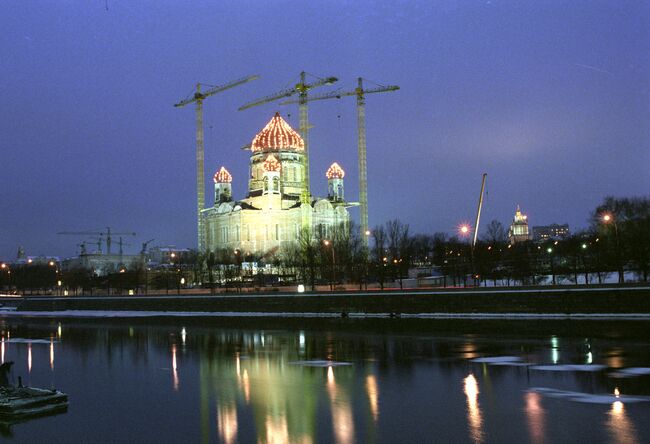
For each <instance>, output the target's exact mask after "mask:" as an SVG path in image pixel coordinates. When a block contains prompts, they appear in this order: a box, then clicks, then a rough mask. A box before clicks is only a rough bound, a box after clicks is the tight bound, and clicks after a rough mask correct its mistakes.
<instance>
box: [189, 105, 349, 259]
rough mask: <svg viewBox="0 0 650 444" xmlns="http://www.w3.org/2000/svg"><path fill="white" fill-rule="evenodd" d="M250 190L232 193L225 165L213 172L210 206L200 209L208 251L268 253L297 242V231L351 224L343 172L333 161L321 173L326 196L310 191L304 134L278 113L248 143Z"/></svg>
mask: <svg viewBox="0 0 650 444" xmlns="http://www.w3.org/2000/svg"><path fill="white" fill-rule="evenodd" d="M250 149H251V157H250V170H249V178H248V195H247V196H246V197H245V198H244V199H241V200H235V199H233V196H232V180H233V178H232V176H231V175H230V173H229V172H228V170H226V168H225V167H221V169H219V171H217V172H216V173H215V175H214V206H213V207H212V208H207V209H205V210H203V211H202V212H201V217H202V218H203V226H204V227H205V246H206V248H207V249H208V251H216V250H222V249H226V250H231V251H236V250H237V251H239V252H241V253H242V254H243V255H248V254H253V255H265V256H272V255H275V254H277V253H279V252H281V251H282V250H283V249H285V248H287V247H288V246H289V245H291V244H293V243H295V242H296V241H297V240H298V239H299V236H300V233H301V230H305V232H309V233H311V236H312V238H321V239H326V238H328V237H331V236H332V235H333V233H334V230H335V229H338V228H339V227H344V228H346V229H347V228H348V227H349V217H350V216H349V213H348V210H347V208H348V207H350V206H353V205H356V204H354V203H350V202H346V201H345V199H344V187H343V177H344V176H345V172H344V171H343V169H342V168H341V167H340V166H339V165H338V164H337V163H336V162H335V163H333V164H332V165H331V166H330V167H329V169H328V170H327V172H326V173H325V176H326V178H327V181H328V195H327V197H324V198H318V197H314V196H312V195H311V194H310V192H309V184H308V180H309V179H308V178H309V174H308V171H307V168H308V164H307V160H306V156H305V147H304V142H303V139H302V138H301V137H300V135H299V134H298V133H297V132H296V131H294V130H293V129H292V128H291V127H290V126H289V124H288V123H287V122H286V121H285V120H284V119H283V118H282V117H281V116H280V114H279V113H276V114H275V116H273V118H272V119H271V120H270V121H269V123H268V124H267V125H266V126H265V127H264V128H263V129H262V130H261V131H260V132H259V133H258V134H257V135H256V136H255V138H254V139H253V142H252V143H251V148H250Z"/></svg>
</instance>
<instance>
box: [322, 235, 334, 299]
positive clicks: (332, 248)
mask: <svg viewBox="0 0 650 444" xmlns="http://www.w3.org/2000/svg"><path fill="white" fill-rule="evenodd" d="M323 244H324V245H325V246H326V247H330V250H331V251H332V278H331V279H330V291H334V267H335V266H336V259H335V257H334V244H333V243H332V242H330V241H329V240H327V239H325V240H324V241H323Z"/></svg>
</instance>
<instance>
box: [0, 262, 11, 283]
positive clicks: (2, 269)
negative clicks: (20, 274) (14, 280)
mask: <svg viewBox="0 0 650 444" xmlns="http://www.w3.org/2000/svg"><path fill="white" fill-rule="evenodd" d="M5 271H6V272H7V288H9V290H11V279H10V277H11V270H10V269H9V265H7V264H5V263H4V262H3V263H2V264H0V272H2V276H3V279H2V284H3V286H4V273H5Z"/></svg>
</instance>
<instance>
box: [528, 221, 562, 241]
mask: <svg viewBox="0 0 650 444" xmlns="http://www.w3.org/2000/svg"><path fill="white" fill-rule="evenodd" d="M570 235H571V232H570V231H569V224H562V225H560V224H551V225H542V226H538V227H533V240H534V241H535V242H543V241H545V240H550V239H552V240H561V239H566V238H567V237H569V236H570Z"/></svg>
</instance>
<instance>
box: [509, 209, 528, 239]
mask: <svg viewBox="0 0 650 444" xmlns="http://www.w3.org/2000/svg"><path fill="white" fill-rule="evenodd" d="M508 239H509V240H510V243H511V244H516V243H517V242H524V241H527V240H530V234H529V232H528V216H526V215H525V214H523V213H522V212H521V209H520V208H519V205H517V211H516V212H515V217H514V219H513V220H512V224H510V229H509V230H508Z"/></svg>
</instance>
